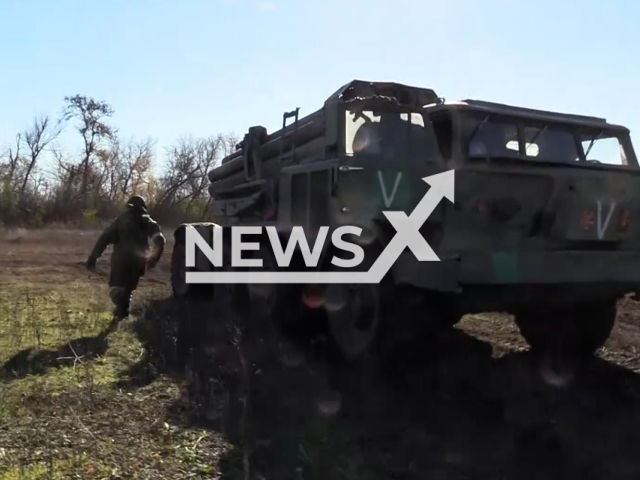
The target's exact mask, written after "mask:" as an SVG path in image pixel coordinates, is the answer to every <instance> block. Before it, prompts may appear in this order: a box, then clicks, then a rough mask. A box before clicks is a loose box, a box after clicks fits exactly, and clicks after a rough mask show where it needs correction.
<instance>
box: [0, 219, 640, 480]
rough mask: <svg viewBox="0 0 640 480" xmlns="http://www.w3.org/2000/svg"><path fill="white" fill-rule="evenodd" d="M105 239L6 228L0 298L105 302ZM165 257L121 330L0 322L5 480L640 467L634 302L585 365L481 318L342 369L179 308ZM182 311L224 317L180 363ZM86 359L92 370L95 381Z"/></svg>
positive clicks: (638, 470)
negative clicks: (31, 330)
mask: <svg viewBox="0 0 640 480" xmlns="http://www.w3.org/2000/svg"><path fill="white" fill-rule="evenodd" d="M95 239H96V232H73V231H44V232H43V231H40V232H27V231H19V232H4V233H3V235H2V236H1V238H0V242H1V244H2V248H0V288H2V290H3V293H2V295H3V300H4V301H5V304H7V305H8V304H10V302H11V301H12V299H13V297H14V296H15V297H17V296H18V295H23V293H20V292H24V291H25V289H26V290H27V291H28V292H30V293H29V294H28V295H44V296H46V295H49V293H48V292H58V293H59V294H60V295H62V296H68V297H69V298H71V297H73V298H74V302H79V301H80V299H82V298H83V297H91V298H92V299H93V300H92V302H94V300H95V299H94V296H99V297H101V298H102V300H104V298H103V297H104V294H105V293H106V271H107V270H106V266H107V260H108V255H107V256H105V257H104V258H103V259H101V260H100V261H99V271H98V273H97V274H90V273H88V272H87V271H86V270H84V268H83V266H82V262H83V261H84V260H85V259H86V256H87V254H88V252H89V251H90V249H91V247H92V244H93V242H94V241H95ZM170 251H171V245H169V246H168V247H167V252H166V254H165V257H164V259H163V261H162V262H161V264H160V265H159V266H158V267H157V269H156V270H155V271H153V272H151V273H150V274H149V275H148V276H147V278H145V279H144V280H143V281H142V283H141V288H140V291H139V292H138V296H137V299H136V305H135V315H133V316H132V318H130V319H128V320H126V321H125V322H123V323H122V324H121V325H119V326H117V328H112V327H113V326H111V325H110V324H109V321H108V318H107V317H106V316H105V315H103V314H102V313H100V314H99V315H97V316H96V318H97V319H98V320H96V321H95V322H96V323H95V324H96V325H97V326H96V329H97V330H100V331H99V332H98V333H96V332H94V333H93V334H92V335H86V334H85V332H83V331H82V328H81V327H77V331H74V330H70V329H67V330H65V332H66V333H64V335H63V334H60V335H58V334H56V335H58V336H56V337H55V338H56V340H55V341H53V340H52V341H51V342H49V343H50V344H47V345H44V343H46V342H43V344H42V345H36V344H35V343H34V342H35V340H34V341H32V343H34V344H33V345H31V344H28V342H27V341H26V340H22V341H21V342H22V343H21V344H20V345H19V346H18V345H16V344H15V342H14V341H13V340H11V341H10V339H11V338H13V337H9V336H8V335H9V333H8V332H9V331H10V327H11V325H5V326H4V327H3V330H2V331H3V335H5V338H6V340H5V343H4V344H3V349H4V350H3V356H2V358H3V365H2V367H0V368H1V372H0V373H2V375H1V377H2V385H1V386H0V388H2V389H3V392H4V393H3V394H4V397H2V398H1V399H2V401H3V402H4V404H3V408H4V411H5V413H4V414H3V416H2V420H1V421H0V472H3V475H5V476H1V475H0V479H3V480H4V479H9V478H171V479H181V478H233V479H236V478H238V479H240V478H255V479H259V478H266V479H288V478H291V479H322V480H329V479H389V478H393V479H414V478H415V479H427V478H428V479H439V478H442V479H475V478H478V479H511V478H523V479H538V478H540V479H550V478H576V479H578V478H580V479H601V478H602V479H604V478H606V479H618V478H620V479H622V478H625V479H626V478H629V479H631V478H634V479H635V478H638V477H640V375H639V373H640V359H639V357H638V353H637V352H638V350H637V349H638V348H639V347H640V326H639V322H638V321H639V317H640V309H639V305H638V304H637V303H636V302H634V301H632V300H629V299H626V300H624V301H622V302H621V304H620V311H619V316H618V320H617V325H616V327H615V330H614V332H613V335H612V337H611V338H610V340H609V342H608V343H607V345H606V346H605V348H604V349H603V350H602V352H601V353H599V355H598V356H597V357H596V358H594V359H593V360H592V361H590V362H587V363H584V364H581V365H574V366H566V365H564V366H561V367H557V366H556V367H553V368H552V367H551V366H550V365H548V364H547V363H545V362H544V361H542V360H541V359H538V358H534V357H533V356H532V355H531V354H530V353H529V352H528V351H527V347H526V344H525V343H524V342H523V340H522V339H521V337H520V336H519V333H518V331H517V329H516V328H515V326H514V325H513V323H512V321H511V319H510V318H509V317H507V316H504V315H499V314H491V313H487V314H483V315H475V316H468V317H465V318H464V319H463V321H462V322H461V323H460V325H459V326H458V327H457V328H455V329H454V330H453V331H451V332H450V333H449V334H447V335H445V336H444V337H443V338H441V339H439V341H438V342H428V341H421V342H420V343H418V344H416V345H413V346H412V347H411V348H407V349H405V351H404V352H403V355H402V356H399V357H398V358H396V359H395V361H394V362H393V363H390V364H386V365H379V364H378V363H376V362H375V361H374V360H365V361H363V362H362V363H361V364H359V365H357V366H354V367H351V368H349V369H345V368H339V367H337V366H335V365H332V364H329V363H328V362H326V361H325V351H324V347H323V344H322V342H318V343H316V344H313V345H304V346H300V347H295V346H293V345H292V344H291V343H288V342H285V341H284V340H283V339H282V338H281V337H280V336H278V335H277V333H275V332H274V331H273V330H271V329H269V328H267V327H266V326H263V327H261V328H259V329H256V328H255V327H253V330H251V332H252V335H253V336H252V337H249V336H247V334H246V333H244V334H243V331H242V330H241V329H239V328H238V326H239V325H240V326H241V321H240V320H239V319H238V318H236V317H234V316H233V315H231V314H229V312H228V309H227V308H226V307H225V305H224V299H220V298H218V299H217V303H214V304H209V305H203V304H201V305H192V306H190V307H188V308H187V307H185V306H184V305H177V304H176V303H175V302H173V301H172V300H171V299H170V295H169V291H168V289H167V283H168V265H169V257H170ZM60 292H62V293H60ZM7 302H9V303H7ZM91 305H96V304H95V303H91ZM74 308H75V307H74ZM83 308H84V307H83ZM90 308H98V307H94V306H87V307H86V309H87V311H88V310H89V309H90ZM103 309H104V307H103ZM5 310H6V308H5ZM5 314H6V316H7V319H8V320H7V321H8V322H9V323H11V322H12V320H11V319H12V318H13V317H12V314H10V313H7V312H5ZM399 314H401V313H399ZM87 315H88V314H87ZM188 315H192V316H193V318H198V319H207V321H209V322H210V323H211V324H213V325H214V327H213V334H214V337H213V338H215V340H214V341H213V342H212V343H210V344H209V345H208V346H209V348H208V350H207V351H204V350H198V351H197V352H195V353H193V355H192V357H191V360H190V362H189V365H187V366H185V365H183V363H182V362H181V361H179V359H178V358H177V354H176V348H175V343H174V333H175V329H176V323H177V322H178V321H179V320H184V318H187V316H188ZM45 316H46V315H45V314H43V315H42V320H41V321H42V322H44V323H46V322H51V321H52V320H51V319H50V318H49V317H46V318H45ZM36 317H37V318H39V317H38V315H34V318H36ZM103 317H104V319H103ZM30 318H31V317H30ZM100 322H102V323H100ZM103 326H104V329H103V328H102V327H103ZM25 328H26V327H25ZM29 338H31V337H29ZM38 338H40V337H38ZM39 341H40V340H38V342H39ZM79 359H81V360H79ZM79 363H82V365H83V366H84V367H83V368H88V367H87V365H93V367H92V368H93V370H91V371H92V372H94V373H93V375H94V376H93V377H92V379H91V381H90V382H89V381H88V380H87V379H86V378H85V377H86V375H85V374H83V375H85V377H82V378H80V377H78V375H80V374H79V373H77V372H78V371H80V369H81V367H79V366H78V365H79ZM83 371H85V370H83ZM87 371H88V370H87ZM61 372H63V373H64V372H66V373H64V380H63V379H62V377H63V373H61ZM95 372H98V373H95ZM101 372H102V373H101ZM99 374H100V375H102V376H101V377H98V376H97V375H99ZM69 379H71V380H69ZM98 380H99V381H98ZM29 382H31V383H29ZM34 382H35V383H34ZM88 385H89V386H88ZM18 386H19V387H18ZM70 452H72V453H73V455H72V454H71V453H70ZM83 452H84V454H85V455H84V457H83V456H82V455H81V454H82V453H83ZM71 457H73V458H74V459H76V457H78V458H79V457H82V458H83V459H82V461H79V460H74V461H70V460H68V459H69V458H71ZM43 458H46V459H47V460H46V461H45V460H43ZM63 459H66V460H64V461H63ZM38 462H39V463H38ZM36 463H38V465H43V466H42V468H40V470H37V471H36V469H34V468H32V465H33V464H36ZM16 465H18V466H16ZM25 472H26V473H25ZM34 472H35V473H34ZM38 472H40V473H38ZM20 475H22V477H21V476H20ZM29 475H31V476H29ZM38 475H40V476H38ZM47 475H49V476H47ZM55 475H60V476H59V477H56V476H55ZM64 475H67V476H64ZM72 475H76V476H75V477H74V476H72ZM247 475H248V476H247Z"/></svg>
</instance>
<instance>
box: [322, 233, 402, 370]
mask: <svg viewBox="0 0 640 480" xmlns="http://www.w3.org/2000/svg"><path fill="white" fill-rule="evenodd" d="M382 250H383V249H382V246H380V245H372V246H371V247H369V248H366V249H365V259H364V260H363V262H362V264H361V265H360V269H364V270H368V269H369V268H370V267H371V266H372V265H373V263H374V262H375V261H376V260H377V259H378V257H379V255H380V253H381V252H382ZM330 270H334V271H335V270H338V269H337V268H335V267H333V265H332V266H331V268H330ZM341 287H346V289H347V292H348V305H349V306H348V307H346V308H343V309H341V310H336V309H331V308H326V309H325V318H326V320H327V330H328V331H327V334H328V344H329V356H330V358H331V359H332V360H333V361H336V362H338V363H343V364H351V365H353V364H355V363H358V362H359V361H360V360H362V359H363V358H365V357H367V356H374V357H378V356H381V355H384V352H385V351H386V349H387V347H388V341H387V338H386V332H388V331H389V329H390V327H391V325H390V324H391V323H392V322H391V320H392V317H393V308H392V307H393V305H392V302H393V300H394V294H395V285H394V282H393V279H392V278H391V276H390V274H387V275H386V276H385V278H383V280H382V281H381V282H380V283H378V284H358V285H356V284H352V285H342V286H341ZM356 303H360V306H361V307H362V310H360V311H357V310H358V308H356V307H357V305H356Z"/></svg>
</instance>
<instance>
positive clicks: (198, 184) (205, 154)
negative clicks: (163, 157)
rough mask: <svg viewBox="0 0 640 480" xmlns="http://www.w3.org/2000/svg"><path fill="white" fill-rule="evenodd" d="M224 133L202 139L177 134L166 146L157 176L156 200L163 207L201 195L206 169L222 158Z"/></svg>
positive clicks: (209, 168)
mask: <svg viewBox="0 0 640 480" xmlns="http://www.w3.org/2000/svg"><path fill="white" fill-rule="evenodd" d="M223 144H224V136H223V135H217V136H213V137H208V138H202V139H196V140H194V139H192V138H181V139H179V140H178V142H177V144H176V145H174V146H172V147H170V148H169V149H168V150H167V172H166V174H165V175H164V176H163V177H162V179H161V188H162V193H161V195H160V198H159V200H158V204H159V205H160V206H163V207H165V208H171V207H174V206H176V205H179V204H182V203H184V202H188V203H187V205H186V207H185V208H187V209H188V208H189V206H190V205H191V204H192V203H193V201H194V200H196V199H198V198H202V197H204V196H205V192H206V189H207V186H208V183H209V182H208V178H207V173H208V172H209V170H211V169H213V168H214V167H215V166H216V165H217V163H218V162H219V161H220V160H221V159H222V153H223Z"/></svg>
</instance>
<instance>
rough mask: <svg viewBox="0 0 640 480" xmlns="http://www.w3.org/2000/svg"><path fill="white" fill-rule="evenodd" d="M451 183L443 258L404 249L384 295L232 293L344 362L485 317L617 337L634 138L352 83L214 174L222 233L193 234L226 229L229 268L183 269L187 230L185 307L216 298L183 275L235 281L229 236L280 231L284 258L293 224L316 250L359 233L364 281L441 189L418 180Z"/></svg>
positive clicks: (590, 347)
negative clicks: (325, 229) (396, 214)
mask: <svg viewBox="0 0 640 480" xmlns="http://www.w3.org/2000/svg"><path fill="white" fill-rule="evenodd" d="M289 119H293V121H292V122H290V124H289V125H288V124H287V120H289ZM451 170H453V172H454V176H455V194H454V195H451V198H449V199H448V200H447V199H443V200H442V201H440V202H439V203H438V205H437V206H436V207H435V209H434V211H433V213H431V215H430V216H428V218H427V220H426V221H425V222H424V224H423V225H422V227H420V229H419V232H420V235H421V236H422V237H423V238H424V239H426V241H427V242H428V243H429V245H430V246H431V247H432V248H433V250H434V251H435V252H436V253H437V256H438V257H439V259H440V261H419V260H418V259H417V258H416V256H415V254H414V252H412V251H411V250H410V249H408V248H406V249H405V250H404V251H403V252H402V253H401V254H400V256H399V257H398V258H397V260H396V261H395V262H394V264H393V266H392V268H391V269H390V271H389V272H388V273H387V274H386V275H385V276H384V278H383V279H382V281H380V282H379V283H375V284H366V283H365V284H358V283H355V284H343V285H340V284H337V285H334V284H331V285H322V284H320V285H314V284H308V285H297V284H253V285H235V286H234V288H246V289H247V292H248V295H249V298H251V304H252V305H253V306H254V307H255V310H254V311H255V312H256V315H258V314H262V315H263V316H264V317H265V318H270V319H272V320H273V321H275V322H277V323H278V324H280V325H281V326H282V327H283V328H285V329H286V328H295V327H296V325H297V326H300V325H304V327H303V328H307V327H308V326H309V322H311V320H309V319H310V318H312V319H313V322H314V323H313V325H314V326H318V328H323V329H325V330H326V332H327V334H328V335H327V336H328V338H329V339H330V341H331V345H332V347H333V349H334V350H335V351H336V352H338V353H339V355H340V356H341V358H343V359H345V360H354V359H357V358H360V357H361V356H362V355H363V354H364V353H366V352H368V351H372V350H374V349H376V348H378V347H380V346H381V345H383V344H385V343H386V342H389V341H390V339H392V338H394V336H395V337H398V336H401V332H402V333H403V334H407V335H408V336H409V337H418V338H419V337H420V336H422V335H436V334H438V333H439V332H440V331H442V330H443V329H447V328H451V327H452V326H454V325H455V324H456V323H457V322H458V321H459V320H460V319H461V317H462V316H464V315H465V314H469V313H479V312H487V311H501V312H508V313H511V314H513V315H514V317H515V321H516V323H517V325H518V327H519V329H520V331H521V333H522V335H523V337H524V338H525V339H526V340H527V342H528V343H529V345H530V346H531V347H532V348H533V349H538V350H548V349H554V350H559V351H562V352H565V353H571V354H577V355H585V354H586V355H590V354H592V353H594V352H595V351H596V350H597V349H598V348H599V347H601V346H602V345H603V344H604V342H605V341H606V339H607V338H608V336H609V334H610V332H611V330H612V328H613V325H614V322H615V318H616V304H617V299H619V298H620V297H621V296H622V295H624V294H626V293H628V292H635V291H636V290H637V289H638V285H639V284H640V230H639V229H640V224H638V223H637V222H636V221H635V220H634V218H635V215H637V214H638V213H639V212H640V210H639V209H640V169H638V161H637V158H636V155H635V152H634V150H633V147H632V144H631V140H630V133H629V130H628V129H626V128H625V127H622V126H618V125H612V124H609V123H607V121H606V120H604V119H602V118H595V117H589V116H579V115H569V114H561V113H555V112H546V111H540V110H532V109H528V108H521V107H514V106H508V105H502V104H497V103H491V102H486V101H477V100H463V101H456V102H452V101H446V100H444V99H442V98H440V97H439V96H438V95H437V94H436V92H435V91H434V90H432V89H429V88H418V87H413V86H408V85H402V84H398V83H386V82H385V83H383V82H367V81H359V80H354V81H352V82H349V83H348V84H346V85H344V86H343V87H341V88H340V89H339V90H338V91H336V92H335V93H334V94H333V95H331V96H330V97H329V98H328V99H327V100H326V101H325V103H324V105H323V106H322V108H320V109H319V110H317V111H315V112H313V113H311V114H309V115H307V116H306V117H304V118H299V109H296V110H294V111H292V112H287V113H285V114H284V116H283V123H282V128H281V129H280V130H278V131H276V132H274V133H271V134H268V133H267V131H266V129H265V128H264V127H261V126H256V127H251V128H250V129H249V131H248V133H247V134H246V135H245V137H244V139H243V141H242V142H241V143H240V144H239V145H238V146H237V151H236V152H235V153H233V154H231V155H229V156H228V157H227V158H225V159H223V160H222V163H221V165H220V166H218V167H217V168H215V169H214V170H212V171H211V172H209V174H208V177H209V180H210V182H211V184H210V187H209V192H210V194H211V196H212V198H213V205H214V209H215V213H214V218H213V219H212V223H201V224H192V225H193V226H194V227H196V229H197V230H198V231H199V232H200V234H201V235H202V236H203V237H204V238H206V239H208V241H209V242H212V239H213V234H212V231H213V229H214V228H216V227H217V226H221V227H222V231H223V232H224V239H225V240H224V241H225V249H224V252H225V266H223V267H214V266H213V265H212V264H211V263H210V262H209V261H208V260H207V258H206V257H205V256H204V255H200V254H198V255H197V261H196V265H195V267H193V268H187V267H185V253H184V250H185V249H184V238H185V228H184V227H186V225H182V226H181V227H180V228H178V229H177V230H176V232H175V240H176V243H175V248H174V251H173V260H172V285H173V291H174V295H175V296H176V297H180V298H191V297H197V298H202V297H203V296H204V297H209V296H210V295H212V292H213V289H214V288H218V287H219V285H215V286H214V285H206V284H202V285H200V284H187V283H185V273H186V272H187V271H189V270H193V271H215V270H216V269H218V270H224V269H227V270H228V269H230V268H231V267H229V266H227V264H228V263H230V262H229V261H228V256H229V248H227V246H228V244H229V234H228V230H229V229H228V228H225V227H228V226H234V225H244V226H273V227H275V229H276V231H277V233H278V236H279V238H280V239H281V242H282V245H286V244H287V242H288V240H289V238H290V236H291V232H292V230H293V227H294V226H302V227H303V229H304V231H305V233H306V236H307V238H308V239H310V240H309V242H310V243H311V242H312V241H313V239H314V238H315V237H316V235H317V234H318V232H319V229H320V227H321V226H330V227H331V228H332V229H335V228H338V227H340V226H344V225H354V226H358V227H360V228H361V229H362V231H361V234H360V235H359V236H357V235H353V236H350V237H348V238H349V242H352V243H356V244H358V245H360V246H361V247H362V248H363V249H364V252H365V256H364V261H363V262H362V265H361V268H362V269H363V270H368V268H369V267H371V265H373V264H374V262H375V261H376V259H377V258H378V257H379V256H380V255H381V253H382V252H383V251H384V249H385V247H386V246H387V245H389V243H390V242H391V240H392V239H393V238H394V235H395V232H396V230H395V228H394V226H393V225H392V223H391V222H390V221H389V218H388V217H387V215H386V214H385V213H383V212H388V211H402V212H405V214H406V215H410V214H411V213H412V211H413V210H414V208H415V207H416V205H418V204H419V202H420V201H421V200H422V199H423V198H424V197H425V195H426V194H427V192H428V191H429V190H430V189H432V188H434V187H432V186H430V185H429V184H428V183H427V182H428V179H427V180H426V181H423V179H425V178H426V177H431V178H435V177H433V176H434V175H438V174H442V173H443V172H448V171H451ZM450 200H452V201H450ZM345 238H347V237H345ZM251 241H255V242H257V243H258V245H259V248H258V250H254V251H246V252H244V255H245V256H253V257H255V258H261V259H263V261H264V262H263V269H267V270H269V269H270V270H282V268H281V267H279V266H278V265H277V263H276V262H275V260H274V254H273V250H272V248H271V244H270V243H269V239H268V236H267V234H266V233H263V234H261V235H256V236H255V239H251ZM334 255H335V256H337V257H339V258H344V257H345V254H344V252H341V251H339V250H336V248H335V246H334V245H333V244H331V242H325V244H324V245H323V247H322V251H321V254H320V257H319V261H318V264H317V267H316V268H317V269H318V270H321V271H333V272H335V271H340V270H341V269H340V268H338V267H336V266H335V265H333V264H332V263H331V259H332V258H333V256H334ZM347 256H348V254H347ZM301 259H302V255H301V252H300V249H299V247H298V248H297V250H296V253H295V256H294V259H293V260H292V262H291V263H290V265H289V267H288V268H289V269H290V270H292V271H300V270H301V269H304V268H306V267H305V265H304V264H303V262H302V260H301ZM345 278H346V277H345ZM212 321H215V319H214V320H212Z"/></svg>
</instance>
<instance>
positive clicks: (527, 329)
mask: <svg viewBox="0 0 640 480" xmlns="http://www.w3.org/2000/svg"><path fill="white" fill-rule="evenodd" d="M616 315H617V304H616V301H615V300H613V301H607V302H602V303H598V304H595V305H584V306H577V307H569V308H563V309H553V310H550V311H543V310H536V311H531V312H525V313H520V314H518V315H516V324H517V325H518V328H519V329H520V333H521V335H522V336H523V337H524V339H525V340H526V341H527V343H528V344H529V346H530V347H531V348H532V350H534V351H550V350H551V351H556V352H562V353H568V354H572V355H579V356H590V355H593V354H594V353H595V352H596V351H597V350H598V349H599V348H600V347H602V346H603V345H604V344H605V342H606V341H607V339H608V338H609V335H610V334H611V331H612V330H613V326H614V325H615V320H616Z"/></svg>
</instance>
